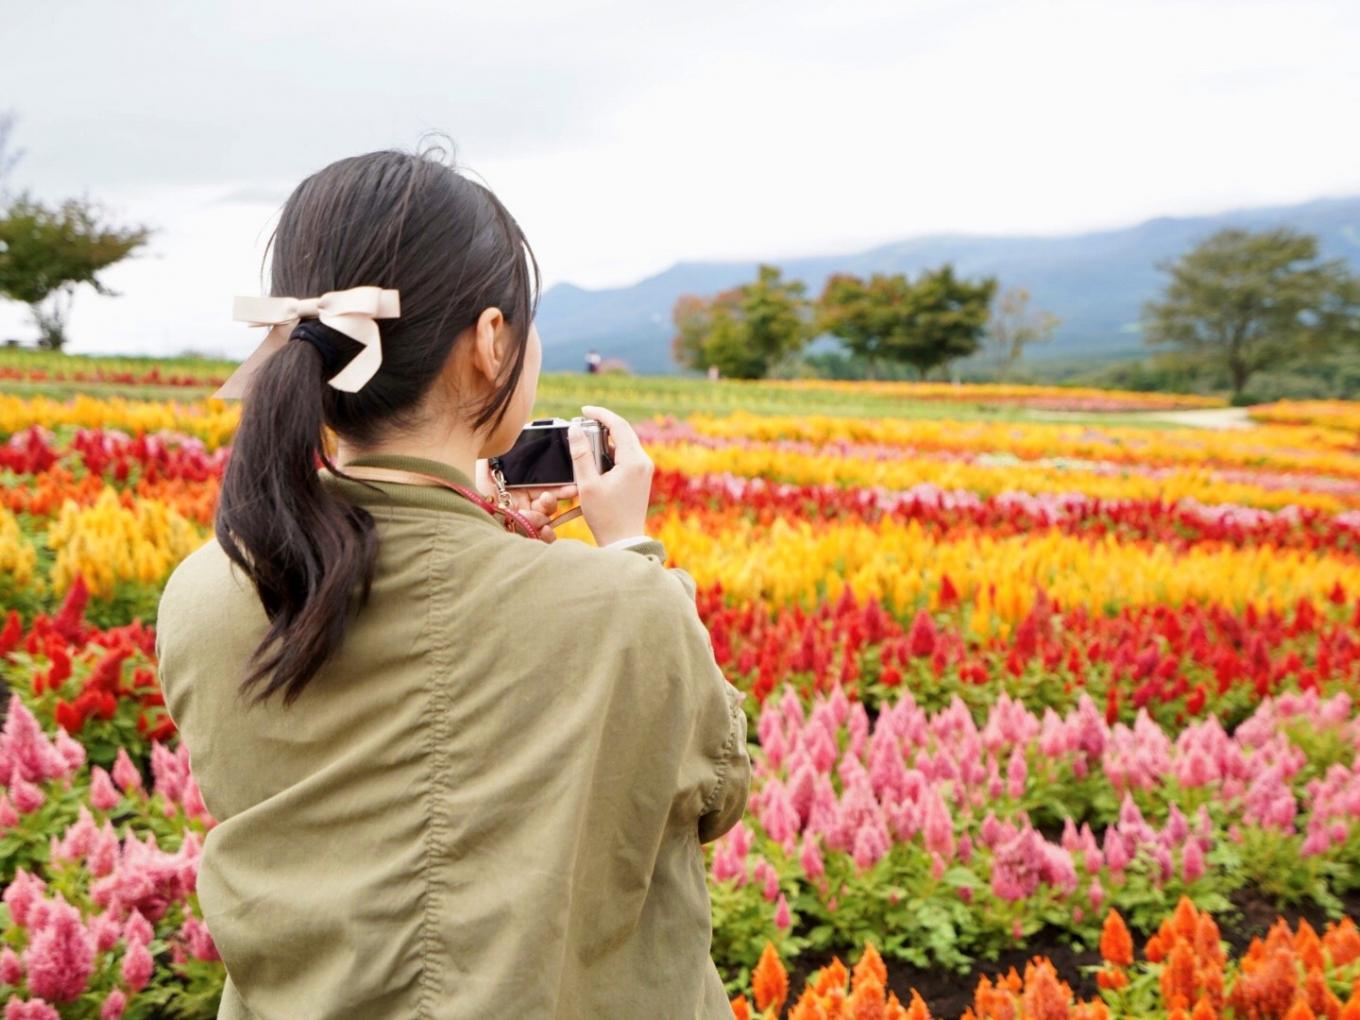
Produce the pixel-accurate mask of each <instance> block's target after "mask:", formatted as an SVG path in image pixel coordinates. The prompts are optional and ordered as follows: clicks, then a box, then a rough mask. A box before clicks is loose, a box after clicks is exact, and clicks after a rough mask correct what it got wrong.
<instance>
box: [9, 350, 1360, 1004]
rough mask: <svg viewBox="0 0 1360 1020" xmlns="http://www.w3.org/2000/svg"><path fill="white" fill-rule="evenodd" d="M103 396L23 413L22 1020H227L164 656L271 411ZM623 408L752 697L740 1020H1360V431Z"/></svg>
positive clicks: (940, 406) (19, 502)
mask: <svg viewBox="0 0 1360 1020" xmlns="http://www.w3.org/2000/svg"><path fill="white" fill-rule="evenodd" d="M73 361H74V364H76V365H77V366H79V365H80V362H79V361H78V360H75V359H73ZM0 368H3V366H2V365H0ZM13 371H15V372H20V371H24V372H37V371H42V372H46V373H48V375H49V378H55V377H56V373H58V371H59V368H58V367H55V366H53V365H51V364H48V363H46V362H44V363H43V364H25V365H22V366H18V367H15V368H14V369H13ZM98 371H105V375H104V376H102V377H97V375H88V376H87V378H94V379H97V386H93V387H91V392H90V393H89V394H80V395H71V394H59V395H53V394H48V393H41V392H32V391H27V390H23V391H21V390H12V391H11V392H9V393H8V395H6V394H5V393H4V392H0V562H3V566H4V572H3V575H0V577H2V578H3V579H2V580H0V600H2V601H0V607H3V614H0V616H2V619H0V675H2V676H3V678H4V680H5V682H6V683H7V684H8V686H9V688H10V690H11V692H12V694H11V695H10V696H9V706H8V711H7V714H6V716H5V720H4V724H3V729H0V790H3V792H0V882H3V883H4V894H3V900H4V905H5V906H4V910H3V911H0V932H2V934H0V996H4V997H8V999H9V1004H8V1005H7V1006H6V1013H5V1020H24V1018H28V1017H35V1018H52V1017H82V1018H83V1017H90V1018H94V1017H99V1018H101V1020H108V1018H116V1017H121V1016H126V1017H152V1016H177V1017H209V1016H213V1015H215V1008H216V996H217V993H218V989H219V988H220V984H221V981H222V977H223V970H222V964H221V962H220V960H218V958H217V954H216V951H215V949H214V948H213V945H212V940H211V937H210V936H209V934H208V932H207V930H206V927H205V926H204V924H203V922H202V920H201V918H200V916H199V914H198V908H197V904H196V900H195V896H194V878H195V874H196V861H197V857H198V854H199V852H200V850H201V848H202V846H203V843H204V840H205V839H206V838H208V834H209V833H210V832H211V829H212V826H213V824H214V823H213V819H212V816H211V814H210V812H209V809H208V807H207V806H206V805H205V804H204V803H203V800H202V797H201V796H200V794H199V791H198V787H197V785H196V784H195V783H194V780H193V777H192V774H191V773H190V770H189V763H188V759H187V754H186V753H185V751H184V749H183V748H182V746H180V745H179V744H178V743H177V740H176V735H175V733H174V729H173V725H172V724H171V723H170V721H169V719H168V717H167V716H166V714H165V711H164V708H163V705H162V702H161V698H160V695H159V693H158V690H157V686H156V663H155V656H154V644H155V642H154V633H153V632H152V630H151V625H152V624H153V623H154V614H155V607H156V602H157V600H158V598H159V593H160V587H161V585H162V584H163V583H164V579H165V578H166V576H167V575H168V574H169V572H170V571H171V570H172V569H173V568H174V566H175V564H176V563H178V562H179V560H180V559H182V558H183V557H184V556H185V555H187V554H188V553H189V552H190V551H192V550H193V549H194V548H196V547H197V545H198V544H200V543H201V542H203V541H205V540H206V539H207V537H208V536H209V535H210V534H211V521H212V514H213V508H214V504H215V500H216V494H217V490H218V484H219V480H220V478H221V477H222V473H223V469H224V466H225V463H226V461H227V458H228V457H229V456H230V443H231V436H232V432H233V429H234V427H235V422H236V411H235V408H234V407H232V406H230V405H225V404H220V403H217V402H213V401H210V400H207V399H205V398H204V396H203V395H202V393H201V392H195V391H194V385H193V381H194V378H195V377H191V374H190V373H189V372H188V370H187V369H182V368H175V369H174V370H173V371H172V370H171V369H169V368H167V369H166V370H165V371H163V372H161V373H160V374H159V376H158V377H152V376H151V373H152V372H155V371H156V370H155V367H154V366H142V365H136V366H122V367H119V368H118V369H117V371H116V372H115V371H108V370H101V369H95V368H89V367H76V368H73V369H70V370H68V371H66V373H65V375H64V376H63V377H62V378H63V379H64V380H65V384H75V383H79V382H80V377H79V376H78V374H77V373H79V372H87V373H97V372H98ZM118 372H125V373H127V375H126V378H127V380H129V381H128V385H129V386H130V387H133V389H134V390H135V392H137V393H138V394H141V393H142V392H143V391H144V390H145V389H146V388H148V387H160V388H161V389H163V391H164V392H163V393H162V394H161V395H160V396H159V397H158V398H157V399H128V398H125V397H121V396H118V395H116V394H114V393H111V392H109V391H108V390H109V386H110V385H111V384H112V383H115V382H117V380H116V379H112V378H110V377H111V376H113V375H117V374H118ZM5 378H14V377H13V376H4V375H3V373H2V372H0V389H3V387H4V379H5ZM196 378H200V379H201V378H205V377H204V376H199V377H196ZM33 381H34V380H32V379H26V380H24V385H25V386H27V385H29V384H30V383H31V382H33ZM602 385H604V386H605V388H606V389H608V391H609V392H608V396H611V397H612V396H618V397H620V399H619V400H617V401H609V400H604V398H601V399H602V402H608V403H614V404H618V405H620V409H622V408H623V407H628V408H637V407H644V406H645V407H648V408H649V409H650V411H649V414H648V415H647V416H646V420H645V421H640V422H639V432H640V434H641V435H642V437H643V439H644V441H645V443H646V444H647V446H648V449H649V451H650V452H651V454H652V457H653V459H654V461H655V463H656V465H657V472H656V477H655V482H654V491H653V516H652V521H651V529H650V530H651V531H652V533H653V534H655V535H657V536H658V537H659V538H661V539H662V541H663V542H664V543H665V544H666V547H667V550H668V552H669V553H670V555H671V557H672V558H673V559H674V561H675V562H676V563H678V564H680V565H682V566H684V567H685V568H686V569H687V570H689V571H690V573H692V574H693V575H694V577H695V578H696V580H697V581H698V583H699V586H700V595H699V609H700V613H701V615H702V617H703V618H704V620H705V622H706V624H707V625H708V627H709V631H710V634H711V636H712V640H713V647H714V653H715V655H716V657H717V659H718V661H719V663H720V665H721V666H722V667H723V669H724V671H725V672H726V674H727V675H728V677H729V678H730V679H731V680H732V682H733V683H735V684H737V685H738V686H739V687H741V688H743V689H745V690H748V691H750V692H751V695H752V696H751V697H750V698H748V699H747V705H748V709H749V711H750V713H751V717H750V723H751V725H750V733H751V738H752V748H751V752H752V760H753V763H754V773H755V774H754V778H753V782H752V793H751V798H750V802H749V805H748V809H747V812H746V816H745V818H744V819H743V820H742V822H740V823H739V824H738V825H737V826H736V827H735V828H734V829H733V830H731V832H729V833H728V834H727V835H725V836H724V837H722V838H721V839H719V840H718V841H717V842H716V843H715V844H712V845H711V846H709V847H706V848H705V855H706V859H707V862H708V866H709V869H710V892H711V897H712V901H713V914H714V934H713V954H714V958H715V959H716V960H717V962H718V964H719V968H720V970H721V971H722V972H723V974H724V977H725V978H726V979H727V980H728V984H729V989H730V992H731V994H732V997H733V1000H734V1012H735V1013H736V1015H737V1016H738V1017H786V1016H787V1017H792V1018H798V1020H809V1018H827V1020H829V1018H841V1017H844V1018H852V1017H853V1018H867V1017H910V1018H912V1020H923V1018H925V1017H930V1016H935V1017H949V1018H951V1020H952V1018H954V1017H958V1016H960V1015H962V1016H967V1017H971V1018H973V1020H984V1018H996V1020H1002V1018H1007V1020H1021V1018H1031V1017H1032V1018H1045V1020H1047V1018H1062V1017H1070V1018H1073V1020H1081V1018H1086V1020H1092V1018H1104V1017H1158V1018H1160V1017H1168V1018H1179V1020H1190V1018H1192V1017H1193V1018H1194V1020H1209V1018H1212V1017H1235V1018H1243V1020H1246V1018H1251V1020H1256V1018H1289V1020H1303V1018H1305V1017H1324V1016H1325V1017H1328V1018H1337V1017H1345V1018H1347V1020H1360V933H1357V930H1356V928H1355V925H1354V924H1352V923H1351V921H1350V920H1349V919H1348V915H1354V914H1355V913H1356V912H1357V910H1360V756H1358V753H1357V752H1358V751H1360V705H1357V698H1360V456H1358V455H1357V454H1358V453H1360V449H1358V446H1360V440H1357V429H1356V427H1355V424H1354V422H1355V412H1354V411H1353V410H1351V409H1349V408H1347V407H1346V406H1345V405H1325V406H1322V407H1319V406H1317V405H1308V406H1307V407H1298V406H1292V407H1289V406H1284V405H1280V406H1278V407H1275V408H1273V409H1272V408H1262V409H1253V412H1252V414H1253V418H1254V419H1255V421H1256V424H1255V425H1253V426H1252V427H1250V428H1245V429H1237V430H1224V431H1216V430H1211V429H1197V428H1190V427H1166V423H1165V422H1162V421H1157V420H1155V416H1156V414H1157V413H1158V412H1160V411H1163V410H1166V409H1188V408H1195V407H1204V406H1209V405H1210V403H1211V402H1206V401H1201V400H1197V399H1195V398H1187V399H1184V400H1182V399H1180V398H1171V397H1164V396H1156V395H1147V394H1113V393H1111V394H1106V393H1102V392H1101V391H1064V390H1058V389H1056V388H1054V389H1046V390H1044V389H1040V390H1033V391H1027V390H1025V389H1024V388H1021V387H995V388H993V390H994V392H993V391H987V390H985V389H984V388H981V387H972V388H969V387H964V388H955V387H937V388H938V389H941V390H945V391H946V392H944V393H939V394H933V395H932V394H930V393H927V392H925V391H923V390H920V389H918V390H916V391H914V392H911V391H908V390H906V389H904V388H903V384H870V385H869V386H867V387H864V388H861V389H856V388H855V387H853V386H850V385H848V384H815V385H814V384H792V383H783V384H769V385H768V386H753V385H751V384H745V385H743V386H741V387H737V386H734V385H730V384H729V385H727V386H719V387H714V386H712V385H711V384H707V383H701V382H691V381H687V380H656V381H652V380H638V379H627V380H622V381H619V380H609V381H608V382H607V383H603V384H602ZM586 386H587V383H586V381H585V380H584V379H583V378H570V379H568V378H561V379H545V386H544V398H545V399H544V402H543V403H544V406H543V408H542V410H544V411H545V412H546V413H562V411H561V410H559V409H558V406H557V403H556V402H560V401H564V400H566V399H567V398H568V397H569V396H574V395H575V394H576V393H577V392H578V391H580V392H582V393H584V391H585V387H586ZM960 390H964V391H967V392H964V393H960ZM742 392H744V393H749V394H750V395H751V400H750V401H748V402H746V404H742V405H740V406H732V405H731V402H732V401H734V400H736V397H733V396H732V395H733V394H737V393H742ZM903 400H907V401H913V402H914V403H912V405H911V406H912V408H914V409H915V410H912V412H911V413H903V414H895V413H893V408H894V406H895V405H894V403H893V402H894V401H903ZM932 401H933V402H934V407H935V411H934V413H933V416H926V415H924V414H920V413H917V410H919V408H920V407H922V406H924V404H925V403H929V402H932ZM1064 401H1066V403H1064ZM577 402H578V403H579V402H580V401H579V400H578V401H577ZM748 405H749V406H748ZM752 408H754V409H755V410H757V411H759V412H760V413H751V409H752ZM989 408H990V409H992V410H989ZM997 408H1000V410H996V409H997ZM1031 413H1033V414H1039V415H1040V416H1039V417H1033V416H1021V417H1017V416H1016V415H1017V414H1023V415H1031ZM1139 414H1145V415H1147V416H1148V417H1147V420H1142V419H1140V418H1139V417H1138V415H1139ZM1043 415H1050V416H1057V417H1050V418H1044V417H1042V416H1043ZM1062 415H1070V416H1077V417H1062ZM1102 415H1105V416H1107V418H1104V419H1102V417H1101V416H1102ZM634 417H638V415H636V414H635V415H634ZM567 534H568V537H576V538H583V537H584V535H585V532H584V531H583V530H580V529H579V525H572V526H570V527H569V528H568V529H567ZM1277 913H1279V914H1283V915H1284V919H1283V920H1280V921H1279V922H1278V923H1274V924H1272V923H1271V922H1272V921H1273V919H1274V917H1275V915H1276V914H1277ZM1253 938H1254V939H1255V941H1253ZM913 988H915V989H916V990H917V992H919V994H916V993H914V992H913ZM960 992H962V993H963V994H964V997H962V998H961V997H960V994H955V993H960Z"/></svg>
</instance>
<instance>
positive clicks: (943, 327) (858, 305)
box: [818, 264, 996, 378]
mask: <svg viewBox="0 0 1360 1020" xmlns="http://www.w3.org/2000/svg"><path fill="white" fill-rule="evenodd" d="M995 292H996V280H995V279H993V278H990V277H988V278H986V279H983V280H980V281H977V282H970V281H967V280H961V279H958V278H957V277H955V275H954V268H953V266H951V265H948V264H945V265H943V266H941V267H940V268H939V269H936V270H932V271H929V272H926V273H923V274H922V275H921V277H920V278H919V279H917V280H916V281H915V282H910V281H908V280H907V278H906V276H904V275H902V274H900V273H899V274H897V275H894V276H886V275H883V274H881V273H876V274H874V275H873V276H871V277H870V278H869V280H868V281H865V280H861V279H859V278H858V277H855V276H850V275H846V274H837V275H835V276H832V277H831V278H830V279H829V280H828V281H827V283H826V287H825V288H824V289H823V291H822V296H821V299H820V300H819V302H818V326H819V327H820V328H821V329H822V330H823V331H825V332H827V333H830V334H832V335H833V336H836V337H839V338H840V339H841V341H842V342H843V343H844V344H845V346H846V347H847V348H848V349H849V350H850V352H851V353H852V354H854V355H856V356H857V357H860V358H863V359H864V360H865V362H866V363H867V364H868V366H869V373H870V375H874V374H876V372H875V370H876V367H877V365H878V364H879V363H880V362H883V361H888V362H897V363H899V364H906V365H910V366H912V367H913V368H914V369H915V370H916V373H917V375H919V376H920V377H921V378H925V376H926V374H927V373H928V372H930V371H931V370H932V369H935V368H938V367H940V366H941V365H948V364H949V363H950V362H952V361H954V360H955V359H957V358H966V357H968V356H969V355H971V354H974V353H976V352H977V350H978V348H979V346H980V345H981V341H982V337H983V335H984V334H985V333H986V330H987V322H988V316H989V314H990V313H989V308H990V305H991V301H992V296H993V295H994V294H995Z"/></svg>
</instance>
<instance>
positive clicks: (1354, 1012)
mask: <svg viewBox="0 0 1360 1020" xmlns="http://www.w3.org/2000/svg"><path fill="white" fill-rule="evenodd" d="M1337 1020H1360V997H1354V996H1353V997H1352V998H1351V1001H1350V1002H1348V1003H1346V1005H1344V1006H1342V1007H1341V1012H1340V1014H1338V1017H1337Z"/></svg>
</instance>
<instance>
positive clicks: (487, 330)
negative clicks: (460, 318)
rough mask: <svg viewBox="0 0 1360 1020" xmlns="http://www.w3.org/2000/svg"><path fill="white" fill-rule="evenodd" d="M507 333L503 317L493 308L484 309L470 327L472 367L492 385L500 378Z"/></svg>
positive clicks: (497, 309) (499, 311)
mask: <svg viewBox="0 0 1360 1020" xmlns="http://www.w3.org/2000/svg"><path fill="white" fill-rule="evenodd" d="M508 333H509V330H507V329H506V328H505V316H504V315H502V314H501V310H500V309H499V308H496V307H494V306H493V307H491V308H484V309H483V310H482V314H481V315H479V316H477V322H476V323H475V324H474V325H473V327H472V367H473V369H474V370H475V371H476V372H477V373H478V374H480V375H482V376H484V377H485V378H486V380H487V382H489V383H491V384H493V385H494V384H496V383H498V382H499V381H500V378H501V368H502V366H503V365H504V363H505V356H506V349H505V348H506V337H507V334H508Z"/></svg>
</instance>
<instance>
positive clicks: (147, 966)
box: [123, 942, 156, 993]
mask: <svg viewBox="0 0 1360 1020" xmlns="http://www.w3.org/2000/svg"><path fill="white" fill-rule="evenodd" d="M155 969H156V962H155V961H154V960H152V959H151V954H150V953H149V952H148V951H147V948H146V946H145V945H143V944H142V943H141V942H131V943H129V944H128V947H127V952H125V953H124V954H123V983H124V984H125V985H127V986H128V989H129V990H130V991H132V992H134V993H135V992H140V991H141V990H142V989H143V988H145V987H146V983H147V982H148V981H150V980H151V974H152V971H154V970H155Z"/></svg>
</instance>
